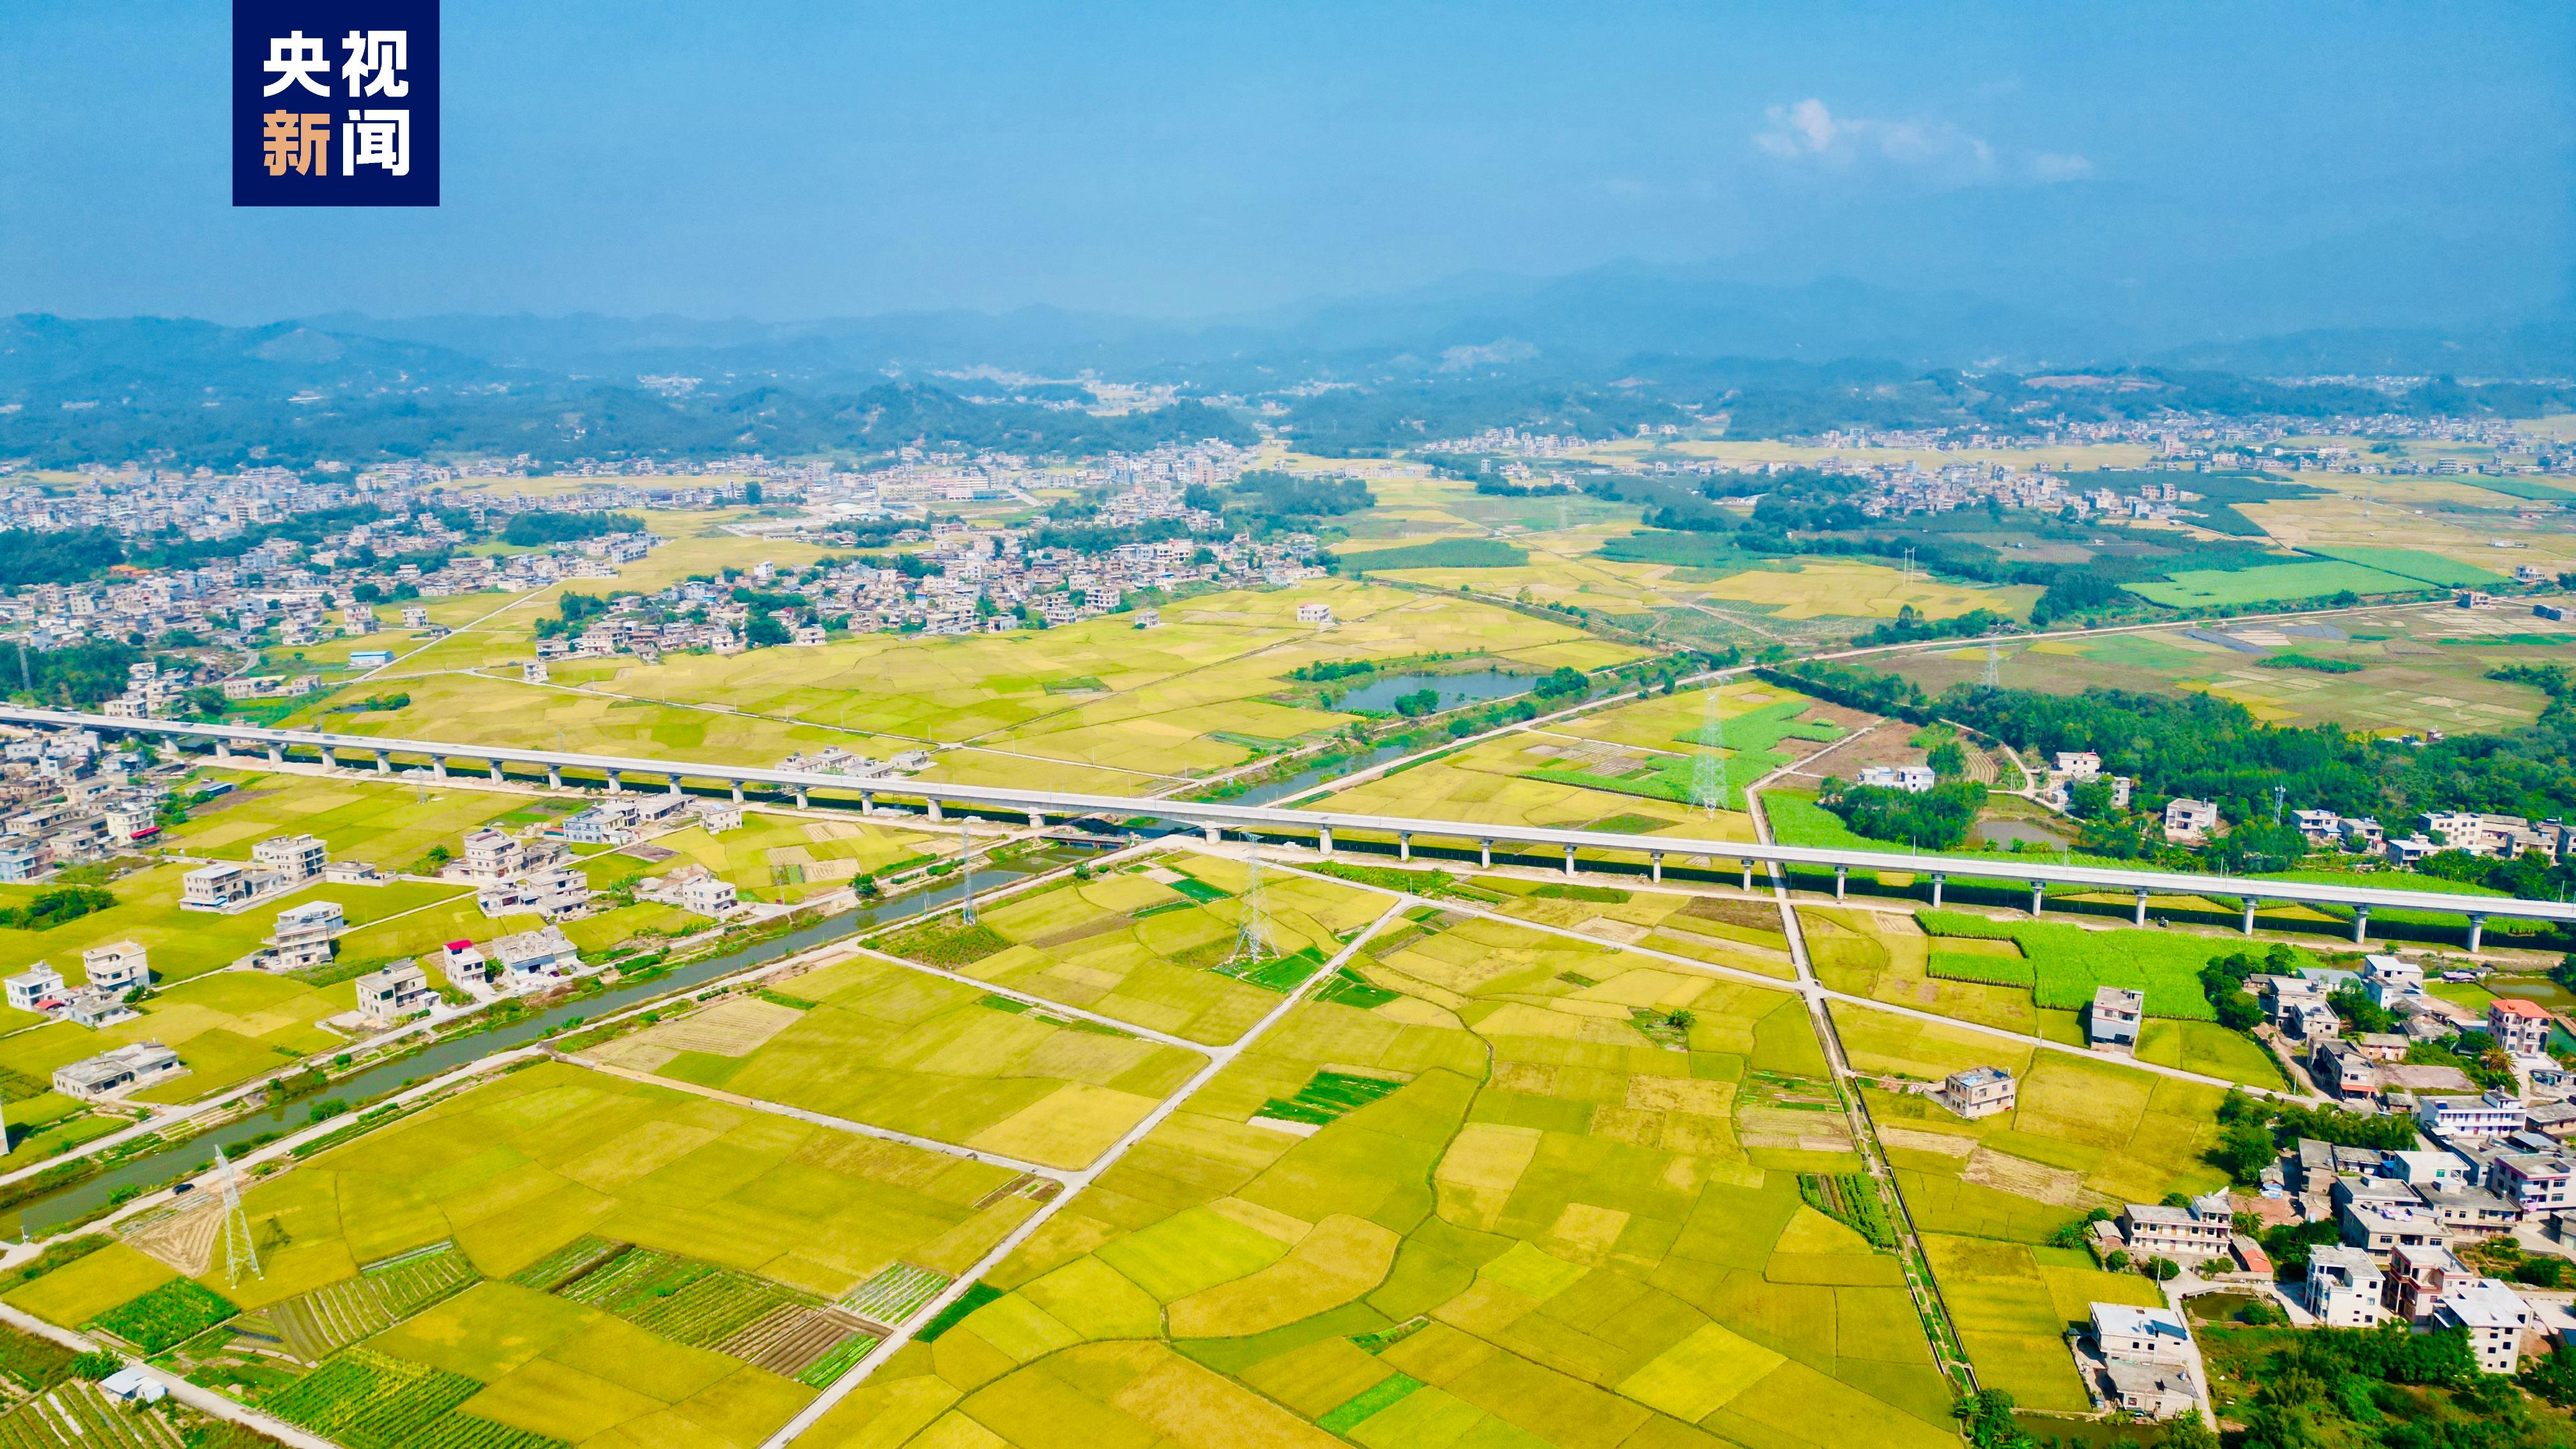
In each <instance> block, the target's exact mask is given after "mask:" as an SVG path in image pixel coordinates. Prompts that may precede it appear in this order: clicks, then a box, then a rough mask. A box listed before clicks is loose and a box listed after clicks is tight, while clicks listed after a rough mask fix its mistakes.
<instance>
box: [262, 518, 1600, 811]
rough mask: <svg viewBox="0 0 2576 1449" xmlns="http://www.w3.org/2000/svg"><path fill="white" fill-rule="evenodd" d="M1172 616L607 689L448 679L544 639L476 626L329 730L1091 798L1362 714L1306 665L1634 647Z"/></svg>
mask: <svg viewBox="0 0 2576 1449" xmlns="http://www.w3.org/2000/svg"><path fill="white" fill-rule="evenodd" d="M656 557H657V558H658V557H659V554H658V553H657V555H656ZM1307 602H1323V603H1327V604H1329V605H1331V606H1332V608H1333V610H1334V614H1335V619H1336V622H1335V624H1334V625H1333V626H1332V627H1331V628H1329V629H1325V630H1318V629H1316V628H1315V627H1314V626H1311V625H1301V624H1298V623H1297V622H1296V609H1297V606H1298V605H1299V604H1301V603H1307ZM548 606H550V601H547V600H539V601H536V603H534V604H532V605H531V606H529V607H525V608H522V609H520V610H516V611H514V612H513V613H512V614H511V615H510V616H508V617H510V618H512V619H518V618H520V617H521V616H524V617H525V621H526V622H525V624H524V625H522V626H520V627H524V628H533V622H534V620H535V618H536V617H538V615H539V614H540V613H541V612H543V609H544V608H545V607H548ZM1163 617H1164V624H1163V626H1162V627H1161V628H1158V629H1153V630H1139V629H1137V628H1135V627H1134V621H1133V620H1132V619H1131V618H1129V617H1127V616H1123V615H1111V616H1107V617H1104V618H1101V619H1096V620H1090V621H1086V622H1083V623H1080V624H1075V625H1070V626H1067V627H1064V628H1058V629H1050V630H1047V631H1045V634H1044V636H1043V638H1042V639H1041V638H1040V637H1039V636H1037V635H1030V634H1020V633H1012V634H999V635H974V636H963V637H953V638H947V637H943V638H930V637H922V636H897V635H880V634H871V635H863V636H858V637H855V638H852V639H849V640H845V641H841V642H838V643H834V644H829V645H825V646H821V647H819V648H804V649H764V650H754V651H751V652H750V653H747V654H741V655H736V656H732V657H722V656H716V655H704V656H699V655H683V656H675V657H673V658H670V659H666V660H664V661H662V662H661V663H658V664H652V665H647V664H643V663H641V662H639V661H632V660H613V661H601V662H599V663H596V664H591V665H581V666H568V667H566V668H564V669H561V670H559V671H558V672H557V675H556V679H557V681H558V684H560V685H579V684H585V683H587V684H595V685H597V686H598V689H599V692H586V691H583V690H580V689H575V688H562V687H554V686H530V685H525V684H521V683H518V682H517V681H515V680H511V679H503V678H498V677H492V676H488V675H471V674H457V673H440V672H438V671H440V670H446V669H463V668H472V667H481V666H483V665H487V664H498V663H502V662H507V661H515V660H516V659H518V658H521V657H524V656H525V654H526V651H527V648H528V646H527V645H526V644H525V643H524V642H522V641H521V640H520V639H519V638H518V636H516V635H501V634H490V635H486V636H484V637H486V638H487V639H488V640H496V641H506V643H507V647H506V648H503V647H502V645H501V644H498V643H487V644H482V645H475V646H471V647H470V648H469V646H468V645H466V644H463V643H460V642H459V641H460V640H464V639H466V638H467V637H468V636H466V635H458V636H455V637H454V638H452V639H450V640H447V641H442V643H441V644H439V645H436V646H433V647H432V648H431V649H430V650H427V651H424V652H423V653H422V654H421V655H419V656H418V657H417V661H411V660H407V661H405V662H404V665H403V668H404V670H405V671H406V673H415V672H416V673H419V674H420V675H421V677H419V678H406V680H405V683H404V686H403V687H404V688H405V689H406V690H407V691H408V692H409V693H410V694H411V695H412V704H411V705H410V707H408V708H406V709H404V710H402V711H400V712H398V713H397V714H394V715H387V716H377V715H346V716H333V717H332V720H331V723H332V726H333V727H335V728H344V729H348V730H350V731H352V732H355V733H400V734H406V735H409V736H411V737H414V738H427V739H446V740H456V741H459V742H485V741H491V742H498V741H500V740H505V739H506V740H511V741H513V742H519V743H524V742H526V741H527V740H529V739H531V738H534V739H539V740H543V739H546V738H548V737H553V738H555V739H558V740H560V741H561V742H562V743H563V745H564V747H566V748H571V749H588V750H595V751H598V752H602V753H621V752H622V753H650V752H656V751H660V752H668V753H670V754H673V755H675V756H676V757H678V758H682V759H698V760H705V761H708V762H711V763H742V764H775V763H776V762H777V761H779V760H780V759H782V758H784V757H785V756H786V755H788V754H790V753H793V752H794V751H796V750H798V749H803V748H811V747H814V746H817V745H821V744H826V743H836V744H841V745H843V746H845V747H847V748H850V749H853V750H858V751H861V752H864V753H869V754H875V755H880V756H882V755H887V754H892V753H897V752H899V751H901V750H903V749H907V748H911V747H914V746H915V745H918V744H923V743H936V744H949V745H957V744H965V743H968V742H980V743H984V744H988V745H990V746H992V747H993V749H992V750H991V751H970V752H959V753H950V754H943V755H942V756H941V757H940V758H939V761H938V764H937V766H936V769H935V772H934V773H936V774H937V776H938V777H939V778H943V779H954V780H972V781H976V782H983V783H996V784H1006V783H1030V782H1034V781H1036V780H1041V779H1044V780H1054V781H1062V780H1064V779H1065V778H1066V777H1065V775H1064V770H1063V768H1062V767H1064V766H1078V767H1081V768H1082V770H1083V771H1084V772H1085V774H1084V775H1083V776H1082V777H1081V783H1082V785H1083V786H1084V787H1085V788H1090V789H1096V790H1101V791H1104V792H1116V791H1120V790H1128V791H1132V790H1136V789H1139V788H1141V787H1142V786H1143V785H1145V784H1146V783H1148V782H1151V781H1154V780H1168V779H1172V778H1177V777H1180V776H1183V775H1186V774H1189V773H1193V772H1204V771H1207V770H1212V769H1217V768H1221V767H1224V766H1229V765H1234V764H1239V763H1241V762H1243V761H1244V760H1246V759H1248V758H1250V757H1251V751H1250V750H1249V749H1248V748H1247V747H1246V746H1244V745H1241V744H1236V743H1231V742H1229V741H1228V739H1226V738H1221V737H1241V738H1247V739H1262V740H1278V741H1287V740H1293V739H1296V738H1298V737H1300V736H1304V735H1310V734H1315V733H1319V732H1322V731H1327V730H1332V729H1337V728H1340V727H1342V726H1343V725H1347V724H1349V723H1351V717H1350V716H1346V715H1340V714H1336V713H1332V712H1330V711H1323V710H1312V709H1304V708H1296V707H1291V706H1287V705H1281V704H1276V703H1272V702H1270V701H1268V700H1267V699H1266V698H1264V696H1267V695H1269V694H1272V693H1274V692H1276V691H1277V690H1278V688H1279V685H1280V682H1281V680H1282V678H1283V677H1284V676H1285V675H1286V674H1287V673H1288V671H1289V670H1291V669H1293V668H1296V667H1298V666H1299V665H1303V664H1308V663H1313V662H1316V661H1318V660H1325V659H1351V658H1360V657H1380V658H1394V657H1398V656H1402V655H1407V654H1415V653H1421V652H1426V651H1449V652H1476V651H1482V652H1487V653H1491V654H1494V655H1497V656H1499V657H1501V658H1503V659H1505V660H1507V661H1511V662H1517V663H1520V664H1522V665H1525V666H1528V667H1532V668H1536V669H1540V670H1542V671H1543V670H1545V669H1548V668H1553V667H1556V666H1557V665H1558V664H1564V663H1574V664H1577V665H1578V666H1579V667H1586V668H1589V667H1596V666H1598V665H1601V664H1608V663H1615V662H1618V661H1620V660H1624V659H1628V658H1633V657H1635V655H1636V654H1637V652H1638V651H1636V650H1633V649H1626V648H1622V647H1620V646H1617V645H1610V644H1604V643H1600V642H1598V641H1593V640H1589V639H1587V638H1586V636H1584V635H1583V634H1582V633H1581V632H1580V631H1579V630H1576V629H1573V628H1570V627H1567V626H1563V625H1553V624H1542V623H1536V622H1534V621H1532V620H1530V619H1528V618H1525V617H1523V616H1520V615H1517V614H1513V613H1511V612H1509V611H1507V610H1503V609H1498V608H1495V607H1493V606H1491V605H1487V604H1481V603H1476V602H1473V601H1470V600H1462V599H1456V598H1437V597H1434V598H1424V597H1421V596H1418V595H1415V594H1412V593H1408V592H1404V591H1401V590H1395V589H1386V588H1369V587H1364V586H1360V585H1356V584H1343V583H1322V584H1311V585H1302V586H1300V587H1299V588H1297V589H1293V590H1284V591H1263V592H1243V593H1230V594H1216V595H1209V596H1205V597H1201V598H1194V599H1190V600H1187V601H1185V602H1184V603H1181V604H1177V605H1174V606H1172V607H1170V608H1167V609H1166V610H1164V614H1163ZM451 646H453V648H452V649H451ZM443 650H446V651H450V652H452V653H453V654H454V657H453V658H449V657H445V656H443V655H442V653H441V651H443ZM1569 650H1571V651H1576V655H1577V656H1579V657H1574V656H1569V655H1568V654H1567V651H1569ZM505 655H506V660H505V658H504V656H505ZM687 706H713V707H714V708H713V709H705V708H690V707H687ZM296 722H297V723H310V722H311V721H307V720H300V719H299V720H298V721H296ZM1015 757H1035V759H1034V760H1029V759H1021V758H1015ZM1046 761H1054V762H1057V764H1056V765H1055V766H1049V765H1046V764H1045V763H1044V762H1046ZM1031 771H1036V772H1038V773H1034V774H1032V773H1030V772H1031ZM1050 771H1051V773H1050Z"/></svg>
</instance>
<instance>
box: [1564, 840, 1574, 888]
mask: <svg viewBox="0 0 2576 1449" xmlns="http://www.w3.org/2000/svg"><path fill="white" fill-rule="evenodd" d="M1565 878H1566V879H1567V880H1572V879H1574V847H1573V846H1571V845H1569V846H1567V847H1566V848H1565Z"/></svg>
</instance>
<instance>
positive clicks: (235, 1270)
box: [215, 1147, 266, 1287]
mask: <svg viewBox="0 0 2576 1449" xmlns="http://www.w3.org/2000/svg"><path fill="white" fill-rule="evenodd" d="M215 1172H216V1174H217V1175H218V1176H219V1177H221V1178H222V1180H223V1185H224V1277H225V1279H226V1281H227V1282H228V1283H230V1284H231V1285H233V1286H235V1287H238V1286H239V1285H240V1283H241V1280H242V1269H244V1268H245V1267H247V1268H248V1269H250V1275H251V1276H252V1277H254V1278H259V1277H264V1276H266V1275H265V1274H263V1273H261V1272H260V1270H259V1245H258V1244H256V1243H254V1242H252V1241H251V1236H250V1214H248V1213H246V1212H244V1211H242V1203H241V1174H240V1173H238V1172H236V1171H234V1170H233V1164H232V1160H231V1159H229V1158H227V1157H225V1156H224V1150H223V1149H222V1148H221V1147H217V1148H216V1149H215Z"/></svg>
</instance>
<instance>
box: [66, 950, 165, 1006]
mask: <svg viewBox="0 0 2576 1449" xmlns="http://www.w3.org/2000/svg"><path fill="white" fill-rule="evenodd" d="M81 974H82V975H84V976H87V977H88V978H89V984H90V985H91V986H93V987H96V988H97V989H99V990H101V991H113V992H115V993H116V994H118V995H119V996H122V995H125V994H127V993H128V992H133V991H139V990H141V989H142V988H144V987H146V986H149V985H151V984H152V966H151V958H150V957H149V956H148V955H147V954H146V953H145V952H144V950H143V947H142V946H141V945H139V944H137V943H135V942H133V941H117V942H114V943H112V944H109V945H105V946H92V947H90V948H89V949H88V950H86V951H83V952H81Z"/></svg>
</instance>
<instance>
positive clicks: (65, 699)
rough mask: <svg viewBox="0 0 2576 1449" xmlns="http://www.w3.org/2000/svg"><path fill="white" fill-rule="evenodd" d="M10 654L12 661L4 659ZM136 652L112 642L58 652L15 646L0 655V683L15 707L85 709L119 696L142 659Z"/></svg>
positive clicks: (89, 642)
mask: <svg viewBox="0 0 2576 1449" xmlns="http://www.w3.org/2000/svg"><path fill="white" fill-rule="evenodd" d="M11 653H15V654H16V655H17V658H15V659H12V658H10V657H9V656H10V654H11ZM145 657H146V656H145V654H144V652H143V651H142V650H140V649H137V648H135V647H134V646H133V645H131V644H126V643H123V642H120V641H118V640H114V639H91V640H86V641H84V642H82V643H79V644H66V645H64V646H63V647H62V648H60V649H30V648H28V647H27V646H26V645H24V644H19V645H17V646H15V647H14V649H11V650H0V680H5V681H6V682H7V683H8V684H10V685H12V686H15V687H14V688H11V689H10V690H9V697H10V698H11V699H14V700H17V701H18V702H20V703H21V704H37V705H69V706H73V707H76V708H88V707H90V706H92V705H95V704H97V703H98V702H99V701H101V700H105V699H113V698H115V697H116V696H117V695H120V694H123V693H124V692H125V683H126V679H127V671H128V670H130V669H131V668H133V666H135V665H137V664H140V663H142V662H143V661H144V659H145Z"/></svg>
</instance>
